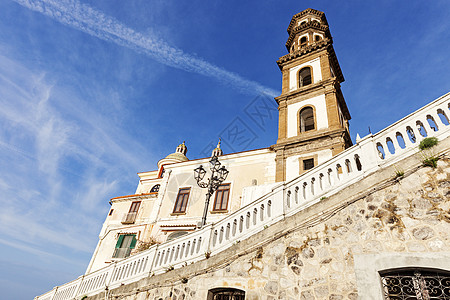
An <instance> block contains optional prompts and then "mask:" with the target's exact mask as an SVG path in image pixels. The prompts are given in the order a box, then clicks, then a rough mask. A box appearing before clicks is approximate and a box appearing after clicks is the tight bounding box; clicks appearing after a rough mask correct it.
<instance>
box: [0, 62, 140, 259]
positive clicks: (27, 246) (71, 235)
mask: <svg viewBox="0 0 450 300" xmlns="http://www.w3.org/2000/svg"><path fill="white" fill-rule="evenodd" d="M60 89H61V88H60V87H59V86H58V85H56V84H54V83H52V82H49V80H48V79H47V76H46V72H42V71H31V70H29V69H28V68H26V67H24V66H23V65H22V64H21V63H20V62H17V61H15V60H14V59H11V58H8V57H5V56H2V55H0V95H1V97H0V127H1V128H2V130H0V156H1V157H2V160H0V169H1V170H5V171H7V172H2V173H1V174H0V194H1V195H2V196H1V197H0V202H1V204H2V210H1V211H0V224H2V226H1V227H0V234H1V235H2V237H3V239H2V240H1V241H0V243H2V244H5V245H8V246H11V247H14V248H16V249H19V250H21V251H26V252H29V253H31V254H33V255H37V256H40V257H41V258H43V259H48V257H49V255H50V256H51V255H57V254H55V253H56V252H52V250H48V249H47V247H46V246H47V245H48V244H51V245H53V246H55V247H56V248H58V249H59V250H55V251H61V249H66V250H67V249H70V251H77V252H80V253H86V254H88V253H90V252H91V251H92V247H93V244H94V243H95V240H92V238H91V237H92V236H95V235H96V234H97V233H98V230H99V228H98V226H99V221H100V220H101V218H102V217H103V214H104V209H105V206H104V204H105V202H106V200H107V199H108V196H111V194H113V193H115V192H117V190H118V189H119V188H120V186H119V182H118V178H120V179H121V180H122V181H123V180H124V177H126V176H124V175H123V174H124V173H127V174H133V172H134V171H135V170H136V169H138V166H140V163H141V161H140V159H139V156H138V155H137V153H142V152H143V149H142V146H141V145H140V144H139V143H137V142H136V141H133V140H132V138H130V137H129V136H128V134H127V133H125V132H124V131H123V129H121V128H119V127H117V126H115V125H114V123H112V122H111V121H110V120H109V118H108V116H104V115H101V113H100V112H96V110H95V109H92V105H93V104H91V102H92V101H86V100H83V99H82V98H79V97H78V96H77V95H76V94H71V92H70V91H67V90H63V91H61V90H60ZM68 162H70V163H68ZM106 170H107V171H106ZM69 191H71V192H69ZM55 224H58V226H55ZM80 224H83V226H80ZM8 241H9V242H8ZM5 248H6V247H5ZM5 248H4V249H3V250H2V251H0V253H3V251H5V250H6V249H5Z"/></svg>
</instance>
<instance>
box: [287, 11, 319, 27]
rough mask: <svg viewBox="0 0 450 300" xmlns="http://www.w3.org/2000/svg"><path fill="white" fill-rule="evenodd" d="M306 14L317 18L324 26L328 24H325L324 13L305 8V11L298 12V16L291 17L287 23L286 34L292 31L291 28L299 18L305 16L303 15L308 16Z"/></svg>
mask: <svg viewBox="0 0 450 300" xmlns="http://www.w3.org/2000/svg"><path fill="white" fill-rule="evenodd" d="M308 14H310V15H315V16H317V17H319V18H320V19H321V20H322V21H323V22H324V23H325V24H327V25H328V22H327V19H326V17H325V13H324V12H322V11H320V10H316V9H312V8H307V9H305V10H304V11H301V12H299V13H298V14H295V15H294V16H293V17H292V19H291V22H290V23H289V26H288V28H287V32H290V30H291V29H292V27H293V26H294V25H295V22H296V21H297V20H298V19H299V18H301V17H303V16H305V15H308Z"/></svg>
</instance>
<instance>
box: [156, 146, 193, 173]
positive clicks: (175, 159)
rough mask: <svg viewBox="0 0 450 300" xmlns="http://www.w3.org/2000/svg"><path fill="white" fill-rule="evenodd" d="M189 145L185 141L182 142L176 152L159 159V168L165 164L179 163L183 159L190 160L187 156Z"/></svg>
mask: <svg viewBox="0 0 450 300" xmlns="http://www.w3.org/2000/svg"><path fill="white" fill-rule="evenodd" d="M186 153H187V147H186V145H185V143H184V142H183V143H181V144H179V145H178V147H177V148H176V149H175V152H174V153H171V154H169V155H167V156H166V157H165V158H163V159H161V160H159V161H158V169H160V168H161V166H163V165H168V164H174V163H179V162H183V161H188V160H189V159H188V158H187V157H186Z"/></svg>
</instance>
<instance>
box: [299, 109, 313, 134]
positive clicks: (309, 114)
mask: <svg viewBox="0 0 450 300" xmlns="http://www.w3.org/2000/svg"><path fill="white" fill-rule="evenodd" d="M314 129H315V125H314V111H313V109H312V108H311V107H305V108H303V109H302V110H301V111H300V132H305V131H309V130H314Z"/></svg>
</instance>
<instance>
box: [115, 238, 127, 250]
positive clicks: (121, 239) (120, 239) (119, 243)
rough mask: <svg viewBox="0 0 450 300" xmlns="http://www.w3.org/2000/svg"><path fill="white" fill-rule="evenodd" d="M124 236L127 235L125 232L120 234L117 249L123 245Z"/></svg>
mask: <svg viewBox="0 0 450 300" xmlns="http://www.w3.org/2000/svg"><path fill="white" fill-rule="evenodd" d="M124 236H125V235H123V234H121V235H119V239H118V240H117V243H116V249H117V248H120V246H122V242H123V238H124Z"/></svg>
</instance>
